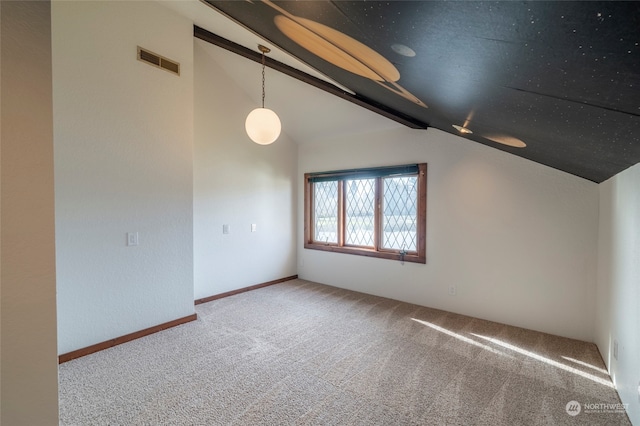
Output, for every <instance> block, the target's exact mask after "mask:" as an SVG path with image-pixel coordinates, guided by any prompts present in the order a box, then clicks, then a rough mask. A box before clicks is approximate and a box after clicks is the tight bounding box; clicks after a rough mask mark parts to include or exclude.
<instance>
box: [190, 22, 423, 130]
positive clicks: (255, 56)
mask: <svg viewBox="0 0 640 426" xmlns="http://www.w3.org/2000/svg"><path fill="white" fill-rule="evenodd" d="M193 35H194V37H195V38H197V39H200V40H202V41H205V42H207V43H211V44H213V45H214V46H218V47H220V48H223V49H225V50H228V51H229V52H232V53H235V54H237V55H240V56H242V57H244V58H246V59H249V60H252V61H254V62H259V63H261V62H262V55H261V54H260V53H258V52H254V51H253V50H251V49H247V48H246V47H244V46H241V45H239V44H237V43H234V42H232V41H230V40H227V39H226V38H223V37H220V36H219V35H217V34H214V33H212V32H210V31H207V30H205V29H204V28H201V27H199V26H197V25H194V26H193ZM265 65H266V66H268V67H269V68H272V69H274V70H276V71H279V72H281V73H283V74H285V75H288V76H289V77H292V78H295V79H296V80H299V81H302V82H303V83H307V84H309V85H311V86H313V87H316V88H318V89H321V90H324V91H325V92H327V93H330V94H332V95H334V96H337V97H339V98H341V99H344V100H346V101H348V102H351V103H353V104H356V105H358V106H360V107H362V108H365V109H367V110H369V111H371V112H375V113H377V114H380V115H382V116H383V117H386V118H388V119H390V120H393V121H395V122H397V123H400V124H402V125H404V126H407V127H409V128H411V129H427V128H428V127H429V124H428V123H425V122H423V121H421V120H418V119H416V118H413V117H410V116H408V115H406V114H403V113H401V112H399V111H396V110H394V109H391V108H387V107H384V106H383V105H381V104H378V103H377V102H372V101H371V100H368V99H366V98H363V97H361V96H358V95H352V94H351V93H348V92H345V91H344V90H341V89H339V88H338V87H336V86H334V85H332V84H330V83H328V82H325V81H324V80H321V79H319V78H317V77H314V76H312V75H309V74H307V73H305V72H302V71H300V70H298V69H296V68H293V67H291V66H289V65H286V64H283V63H282V62H279V61H276V60H275V59H272V58H269V57H265Z"/></svg>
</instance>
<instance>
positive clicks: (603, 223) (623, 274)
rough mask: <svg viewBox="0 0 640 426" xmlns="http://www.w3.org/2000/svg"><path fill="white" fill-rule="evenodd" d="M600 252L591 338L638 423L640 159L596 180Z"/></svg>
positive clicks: (639, 395) (639, 362) (639, 416)
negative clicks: (606, 176)
mask: <svg viewBox="0 0 640 426" xmlns="http://www.w3.org/2000/svg"><path fill="white" fill-rule="evenodd" d="M598 254H599V262H598V290H597V309H596V332H595V342H596V344H597V345H598V348H599V349H600V353H601V354H602V357H603V358H604V361H605V364H606V365H607V367H608V369H609V372H610V374H611V378H612V379H613V381H614V383H615V385H616V388H617V390H618V393H619V394H620V397H621V399H622V402H623V403H627V404H629V408H628V414H629V417H630V418H631V422H632V423H633V424H640V285H639V284H638V283H639V278H638V277H640V164H636V165H635V166H633V167H631V168H630V169H627V170H625V171H624V172H622V173H620V174H618V175H616V176H614V177H612V178H611V179H609V180H607V181H606V182H603V183H602V184H600V238H599V253H598ZM614 341H617V342H618V357H617V359H616V358H615V357H614V348H613V345H614Z"/></svg>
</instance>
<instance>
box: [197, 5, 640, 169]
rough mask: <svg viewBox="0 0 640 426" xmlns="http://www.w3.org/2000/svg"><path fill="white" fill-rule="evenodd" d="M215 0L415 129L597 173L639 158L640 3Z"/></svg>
mask: <svg viewBox="0 0 640 426" xmlns="http://www.w3.org/2000/svg"><path fill="white" fill-rule="evenodd" d="M206 3H207V4H209V5H210V6H211V7H213V8H214V9H216V10H218V11H219V12H221V13H222V14H224V15H226V16H227V17H229V18H231V19H232V20H234V21H236V22H237V23H239V24H241V25H242V26H244V27H245V28H247V29H249V30H251V31H252V32H253V33H255V34H257V35H258V36H260V37H261V38H263V39H265V40H267V41H268V42H269V43H272V44H273V45H274V46H277V47H278V48H279V49H281V50H283V51H286V52H288V53H289V54H290V55H292V56H293V57H295V58H297V59H299V60H300V61H301V62H303V63H306V64H308V65H309V66H310V67H312V68H314V69H316V70H318V71H319V72H320V73H322V74H324V75H326V76H328V77H329V78H330V79H332V80H334V81H336V82H338V83H339V84H340V85H342V86H344V87H345V88H347V89H348V90H349V91H350V92H351V95H350V96H351V97H352V98H353V100H355V101H357V102H360V103H361V104H363V105H370V106H372V107H373V108H376V109H378V110H379V111H384V112H386V113H387V115H388V116H392V117H396V118H397V120H398V121H400V122H402V123H404V124H408V125H410V126H412V127H418V128H419V127H427V126H428V127H433V128H438V129H440V130H443V131H446V132H449V133H453V134H456V135H460V136H462V137H464V138H467V139H469V140H472V141H475V142H478V143H481V144H485V145H489V146H492V147H494V148H496V149H501V150H504V151H507V152H510V153H512V154H515V155H519V156H521V157H524V158H528V159H530V160H533V161H536V162H539V163H542V164H545V165H548V166H550V167H553V168H556V169H559V170H563V171H565V172H568V173H571V174H573V175H576V176H580V177H583V178H586V179H589V180H592V181H594V182H602V181H604V180H606V179H608V178H609V177H611V176H613V175H615V174H617V173H619V172H620V171H622V170H624V169H626V168H628V167H629V166H632V165H634V164H636V163H638V162H640V3H637V2H560V1H550V2H546V1H536V2H512V1H504V2H495V1H490V2H482V1H478V2H476V1H469V2H440V1H383V2H382V1H313V0H307V1H269V0H262V1H260V0H253V1H251V0H249V1H214V0H206ZM256 50H257V49H256ZM454 126H456V127H454ZM461 130H462V132H461Z"/></svg>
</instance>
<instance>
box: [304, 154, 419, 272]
mask: <svg viewBox="0 0 640 426" xmlns="http://www.w3.org/2000/svg"><path fill="white" fill-rule="evenodd" d="M417 166H418V175H417V176H418V188H417V197H418V200H417V216H418V219H417V229H416V232H417V242H416V243H417V251H416V252H410V253H405V254H402V253H401V252H400V251H399V250H392V249H384V248H381V247H379V244H380V238H379V235H380V233H381V229H382V220H381V216H382V205H381V204H382V203H381V197H382V188H381V185H380V184H378V185H376V189H375V191H376V197H375V198H376V206H375V212H376V213H375V216H374V220H375V229H376V235H377V237H376V238H374V241H375V242H374V247H371V248H368V247H360V246H349V245H345V242H344V228H345V226H344V223H345V211H344V207H345V206H344V204H345V203H344V194H343V189H342V186H343V185H338V223H339V225H338V238H337V239H338V243H321V242H317V241H314V240H313V224H314V223H315V221H314V220H315V219H314V217H313V213H314V212H313V210H314V208H313V206H314V204H313V200H314V198H313V197H314V194H313V188H314V185H313V181H312V180H311V178H312V177H314V176H318V175H319V174H318V173H305V174H304V248H305V249H311V250H321V251H328V252H333V253H345V254H353V255H358V256H366V257H377V258H382V259H389V260H397V261H403V262H412V263H423V264H424V263H426V259H427V257H426V236H427V233H426V230H427V164H426V163H420V164H417ZM374 169H375V168H374ZM380 169H383V168H380ZM358 171H359V170H354V172H358ZM335 173H341V172H340V171H339V172H327V175H329V174H335ZM344 173H345V175H348V171H345V172H344ZM354 175H355V173H354ZM378 179H380V178H378Z"/></svg>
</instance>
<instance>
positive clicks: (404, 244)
mask: <svg viewBox="0 0 640 426" xmlns="http://www.w3.org/2000/svg"><path fill="white" fill-rule="evenodd" d="M382 181H383V182H384V183H383V189H382V190H383V193H382V194H383V207H382V247H384V248H387V249H395V250H405V251H417V243H418V226H417V222H418V220H417V219H418V177H417V176H403V177H392V178H385V179H383V180H382Z"/></svg>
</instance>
